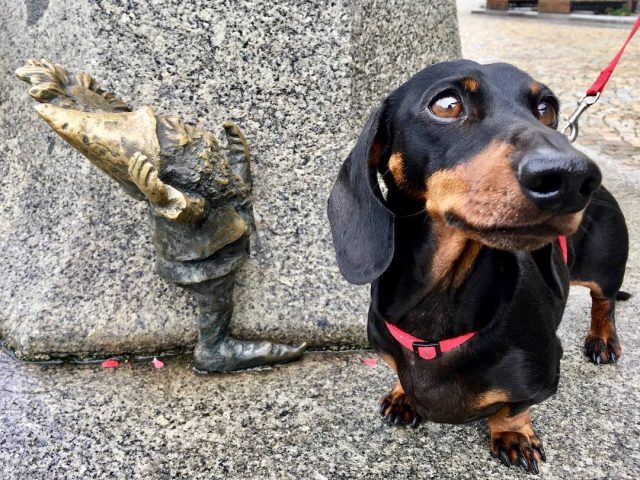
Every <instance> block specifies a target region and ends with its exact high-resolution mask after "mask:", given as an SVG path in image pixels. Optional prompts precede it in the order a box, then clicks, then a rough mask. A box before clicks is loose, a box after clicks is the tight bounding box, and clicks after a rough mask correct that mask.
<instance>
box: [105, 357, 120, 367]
mask: <svg viewBox="0 0 640 480" xmlns="http://www.w3.org/2000/svg"><path fill="white" fill-rule="evenodd" d="M119 365H120V362H119V361H118V360H114V359H113V358H110V359H109V360H105V361H104V362H102V368H118V366H119Z"/></svg>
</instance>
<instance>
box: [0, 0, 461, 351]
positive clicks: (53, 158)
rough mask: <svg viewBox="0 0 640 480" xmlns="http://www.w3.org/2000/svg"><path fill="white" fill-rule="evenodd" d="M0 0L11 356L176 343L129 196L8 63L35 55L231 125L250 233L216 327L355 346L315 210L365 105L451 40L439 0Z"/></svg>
mask: <svg viewBox="0 0 640 480" xmlns="http://www.w3.org/2000/svg"><path fill="white" fill-rule="evenodd" d="M231 5H232V6H230V5H229V4H228V3H224V4H223V2H209V1H196V0H189V1H183V0H162V1H158V2H138V3H136V4H135V5H133V6H131V5H129V2H125V1H115V0H94V1H88V0H83V1H77V2H65V1H62V0H50V1H47V0H26V1H14V0H0V7H1V9H2V11H3V12H4V13H3V15H2V16H0V68H1V71H2V76H0V129H1V131H2V132H3V135H2V137H1V138H0V204H1V205H2V208H0V265H1V267H0V270H1V275H0V338H2V339H3V340H4V342H5V345H6V346H7V347H9V348H11V349H13V350H14V351H15V352H16V353H17V355H18V356H19V357H21V358H25V359H47V358H50V357H65V356H78V357H86V356H104V355H110V354H118V353H144V352H160V351H167V350H176V349H181V348H190V347H191V346H193V343H194V341H195V337H196V324H195V319H196V306H195V304H194V303H193V301H192V300H191V299H190V297H188V295H186V294H185V293H183V292H181V291H180V290H179V289H177V288H175V287H174V286H173V285H171V284H169V283H167V282H165V281H163V280H161V279H160V278H159V277H158V276H157V275H156V274H155V272H154V264H153V259H154V253H153V247H152V245H151V242H150V235H151V228H150V226H149V224H148V223H147V220H146V212H145V205H144V204H143V203H136V202H135V201H133V200H132V199H131V198H129V197H128V196H127V195H126V194H125V193H124V192H123V191H122V189H121V188H120V187H119V186H118V185H116V184H115V183H114V182H113V181H112V180H110V179H109V178H108V177H106V176H105V175H103V174H102V173H101V172H98V171H97V170H96V169H95V168H94V167H93V166H92V165H91V164H90V163H89V162H88V161H87V160H86V159H84V158H83V157H81V156H80V155H79V154H77V153H75V152H74V151H73V150H72V149H71V148H69V147H68V146H67V145H66V144H64V143H63V141H62V140H60V139H59V138H57V137H56V135H55V134H54V133H53V132H51V131H50V129H49V127H48V126H46V125H45V124H44V122H41V121H40V120H39V119H38V118H37V116H36V114H35V112H34V111H33V109H32V102H31V101H30V99H29V98H28V95H27V92H26V90H25V86H24V84H23V83H22V82H20V81H19V80H17V79H16V78H14V76H13V72H14V70H15V69H16V68H17V67H19V66H21V65H22V64H23V62H24V60H25V59H27V58H40V57H45V58H48V59H51V60H52V61H54V62H57V63H60V64H62V65H64V66H65V67H67V68H68V69H70V70H72V71H78V70H84V71H87V72H90V73H91V74H93V75H94V76H95V78H96V79H98V80H99V81H101V83H102V84H103V85H104V87H105V88H107V89H109V90H111V91H113V92H115V93H117V94H118V95H120V96H121V97H122V98H123V99H124V100H125V101H128V102H130V103H132V104H133V105H134V106H135V107H137V106H140V105H143V104H147V105H153V106H154V107H157V109H158V111H159V112H160V113H166V114H168V113H175V114H179V115H180V116H181V117H182V118H184V119H186V120H188V119H191V120H192V121H193V122H194V123H197V124H199V125H200V126H202V127H203V128H204V129H206V130H208V131H212V132H220V133H221V127H220V125H221V123H222V121H223V120H226V119H230V120H234V121H236V122H237V123H238V124H240V126H241V127H242V128H243V130H244V131H245V132H246V133H247V136H248V139H249V142H250V145H251V147H252V151H253V152H254V154H255V158H254V159H253V172H254V176H255V189H254V196H255V202H254V203H255V214H256V220H257V228H258V240H259V241H258V242H256V243H255V244H254V245H253V251H252V256H251V260H250V261H249V262H248V264H247V265H246V267H244V269H243V271H242V273H241V275H240V279H239V284H238V286H237V287H236V312H235V316H234V318H235V321H234V327H233V331H234V333H235V334H237V335H240V336H243V337H248V338H256V337H267V338H271V339H274V340H277V341H283V342H291V343H296V342H299V341H309V343H310V344H311V345H312V346H333V347H336V346H363V345H366V332H365V321H366V307H367V297H368V289H367V288H366V287H361V288H355V287H352V286H349V285H348V284H347V283H346V282H345V281H344V280H342V278H341V276H340V275H339V273H338V270H337V267H336V263H335V258H334V254H333V250H332V246H331V237H330V233H329V228H328V222H327V220H326V215H325V204H326V198H327V196H328V193H329V189H330V186H331V184H332V182H333V179H334V178H335V176H336V173H337V170H338V168H339V166H340V164H341V162H342V159H343V158H344V157H345V156H346V155H347V153H348V152H349V150H350V148H351V147H352V145H353V144H354V142H355V139H356V137H357V134H358V133H359V129H360V127H361V126H362V124H363V123H364V120H365V118H366V116H367V114H368V111H369V110H370V108H371V107H372V106H374V105H375V104H376V103H377V102H378V101H379V100H380V99H381V98H382V97H383V96H384V94H385V93H386V92H388V91H389V90H390V89H392V88H394V87H395V86H397V85H399V84H400V83H401V82H402V81H403V80H405V79H406V78H408V77H409V76H410V75H411V74H413V73H414V72H416V71H418V70H420V69H422V68H423V67H425V66H427V65H428V64H431V63H433V62H438V61H442V60H447V59H451V58H455V57H458V56H459V53H460V45H459V38H458V30H457V20H456V16H455V13H456V12H455V3H454V2H453V1H452V0H440V1H432V2H414V1H410V0H405V1H403V0H397V1H391V2H387V1H374V2H371V1H335V2H329V1H318V2H297V1H293V0H291V1H280V2H274V1H265V2H249V1H240V2H232V4H231Z"/></svg>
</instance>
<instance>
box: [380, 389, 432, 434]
mask: <svg viewBox="0 0 640 480" xmlns="http://www.w3.org/2000/svg"><path fill="white" fill-rule="evenodd" d="M380 415H382V417H383V418H384V420H385V421H386V422H387V423H389V424H391V425H397V426H400V427H402V426H404V425H411V428H415V427H417V426H418V424H419V423H420V421H421V420H422V419H421V418H420V415H418V414H417V413H416V409H415V406H414V405H413V403H412V402H411V400H409V398H408V397H407V395H406V393H405V392H404V389H403V388H402V386H401V385H400V382H398V383H396V385H395V386H394V387H393V389H392V390H391V392H390V393H389V395H387V396H386V397H384V398H383V399H382V403H381V404H380Z"/></svg>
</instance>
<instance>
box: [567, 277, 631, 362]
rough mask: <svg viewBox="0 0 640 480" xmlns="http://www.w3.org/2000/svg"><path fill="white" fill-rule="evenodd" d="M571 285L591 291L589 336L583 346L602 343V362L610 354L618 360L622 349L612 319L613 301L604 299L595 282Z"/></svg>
mask: <svg viewBox="0 0 640 480" xmlns="http://www.w3.org/2000/svg"><path fill="white" fill-rule="evenodd" d="M571 285H580V286H582V287H587V288H588V289H589V290H591V325H590V326H589V334H588V335H587V339H586V341H585V344H586V345H589V344H592V343H593V342H596V343H598V342H599V341H602V342H604V344H605V345H606V347H607V348H606V349H605V350H603V351H601V352H600V355H601V356H602V358H603V359H604V360H608V359H609V355H610V352H613V353H615V355H616V357H617V358H620V355H621V354H622V347H621V346H620V340H619V339H618V333H617V332H616V324H615V319H614V317H613V312H614V309H615V299H611V298H607V297H605V296H604V293H603V292H602V287H600V285H598V284H597V283H596V282H592V281H583V280H572V281H571Z"/></svg>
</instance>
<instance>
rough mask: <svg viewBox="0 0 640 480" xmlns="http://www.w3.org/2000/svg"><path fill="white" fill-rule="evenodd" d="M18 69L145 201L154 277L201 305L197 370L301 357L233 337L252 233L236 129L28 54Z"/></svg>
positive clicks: (65, 130) (67, 130) (242, 143)
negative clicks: (213, 125) (218, 129)
mask: <svg viewBox="0 0 640 480" xmlns="http://www.w3.org/2000/svg"><path fill="white" fill-rule="evenodd" d="M16 75H17V76H18V77H19V78H20V79H22V80H24V81H25V82H27V83H29V84H30V85H31V88H30V89H29V94H30V95H31V97H33V98H34V99H35V100H37V101H38V102H39V104H37V105H36V106H35V108H36V111H37V112H38V114H39V115H40V116H41V117H42V118H43V119H44V120H45V121H46V122H47V123H48V124H49V125H50V126H51V128H52V129H53V130H54V131H55V132H56V133H57V134H58V135H60V136H61V137H62V138H63V139H64V140H66V141H67V142H68V143H69V144H70V145H71V146H73V147H74V148H75V149H76V150H78V151H79V152H81V153H82V154H83V155H84V156H85V157H87V158H88V159H89V161H91V163H93V164H94V165H95V166H97V167H98V168H99V169H100V170H102V171H104V172H105V173H106V174H107V175H109V176H110V177H111V178H113V179H114V180H115V181H116V182H118V183H119V184H120V185H121V186H122V187H124V189H125V190H126V191H127V193H129V194H130V195H131V196H132V197H134V198H135V199H137V200H146V201H148V203H149V206H150V210H151V215H152V218H153V223H154V227H155V228H154V232H153V237H152V238H153V244H154V246H155V251H156V269H157V271H158V274H159V275H160V276H161V277H162V278H164V279H166V280H170V281H172V282H174V283H176V284H177V285H179V286H180V287H182V288H184V289H186V290H188V291H189V292H191V294H192V295H193V296H194V297H195V299H196V300H197V302H198V305H199V318H198V332H199V334H198V343H197V344H196V347H195V351H194V366H195V368H196V369H197V370H202V371H230V370H240V369H244V368H252V367H258V366H263V365H271V364H276V363H284V362H289V361H292V360H295V359H298V358H300V357H301V356H302V353H303V351H304V349H305V347H306V345H305V344H302V345H299V346H289V345H282V344H277V343H272V342H269V341H245V340H238V339H235V338H233V337H231V336H230V335H229V334H228V333H227V330H228V326H229V323H230V321H231V316H232V311H233V300H232V292H233V287H234V284H235V274H236V271H237V270H238V268H240V266H241V265H242V264H243V263H244V262H245V261H246V259H247V258H248V256H249V241H250V238H251V231H252V230H254V228H255V227H254V221H253V210H252V206H251V186H252V179H251V169H250V160H251V155H250V153H249V147H248V145H247V141H246V139H245V137H244V135H243V133H242V131H241V130H240V128H239V127H238V126H237V125H236V124H235V123H233V122H225V123H224V124H223V127H224V131H225V134H226V139H227V145H226V148H225V149H222V148H221V147H220V145H219V144H218V141H217V139H216V137H215V136H214V135H212V134H211V133H208V132H204V131H202V130H200V129H198V128H195V127H192V126H190V125H186V124H185V123H183V122H182V121H181V120H180V119H179V118H178V117H176V116H166V115H158V114H157V113H155V111H154V110H153V109H152V108H150V107H141V108H139V109H138V110H135V111H132V110H131V107H129V106H128V105H127V104H126V103H124V102H123V101H122V100H121V99H119V98H118V97H116V96H115V95H113V94H112V93H109V92H107V91H105V90H103V89H102V88H100V86H99V85H98V84H97V82H96V81H95V80H94V79H93V78H92V77H91V76H90V75H88V74H86V73H79V74H77V75H72V74H71V73H70V72H68V71H67V70H65V69H64V68H63V67H61V66H60V65H56V64H53V63H51V62H48V61H46V60H29V61H27V63H26V65H25V66H23V67H22V68H19V69H18V70H17V72H16Z"/></svg>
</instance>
